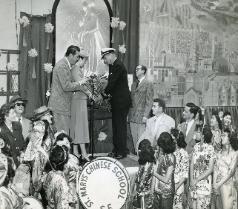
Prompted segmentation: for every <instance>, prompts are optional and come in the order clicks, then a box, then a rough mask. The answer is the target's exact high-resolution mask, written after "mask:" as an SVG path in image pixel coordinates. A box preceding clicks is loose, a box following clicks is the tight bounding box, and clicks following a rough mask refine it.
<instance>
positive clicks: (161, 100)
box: [153, 98, 166, 111]
mask: <svg viewBox="0 0 238 209" xmlns="http://www.w3.org/2000/svg"><path fill="white" fill-rule="evenodd" d="M153 102H156V103H158V104H159V106H160V107H162V109H163V111H164V109H165V107H166V105H165V101H164V100H163V99H160V98H156V99H154V100H153Z"/></svg>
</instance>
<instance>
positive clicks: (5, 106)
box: [0, 103, 14, 125]
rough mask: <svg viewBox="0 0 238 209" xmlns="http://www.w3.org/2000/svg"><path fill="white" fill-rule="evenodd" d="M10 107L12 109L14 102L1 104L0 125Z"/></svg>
mask: <svg viewBox="0 0 238 209" xmlns="http://www.w3.org/2000/svg"><path fill="white" fill-rule="evenodd" d="M11 109H14V104H10V103H9V104H3V105H2V106H1V108H0V125H2V124H3V123H4V122H5V116H7V115H8V114H9V112H10V110H11Z"/></svg>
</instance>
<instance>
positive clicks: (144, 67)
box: [136, 65, 147, 74]
mask: <svg viewBox="0 0 238 209" xmlns="http://www.w3.org/2000/svg"><path fill="white" fill-rule="evenodd" d="M137 68H141V70H143V71H144V74H146V72H147V67H146V66H144V65H138V66H137V67H136V69H137Z"/></svg>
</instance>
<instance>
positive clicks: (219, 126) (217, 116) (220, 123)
mask: <svg viewBox="0 0 238 209" xmlns="http://www.w3.org/2000/svg"><path fill="white" fill-rule="evenodd" d="M213 115H214V116H215V118H216V120H217V123H218V128H219V129H220V130H222V121H221V119H220V117H219V115H218V113H217V112H213V113H212V116H213Z"/></svg>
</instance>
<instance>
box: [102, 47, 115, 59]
mask: <svg viewBox="0 0 238 209" xmlns="http://www.w3.org/2000/svg"><path fill="white" fill-rule="evenodd" d="M115 51H116V49H114V48H103V49H102V50H101V58H103V57H104V56H105V55H106V54H110V53H112V52H115Z"/></svg>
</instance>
